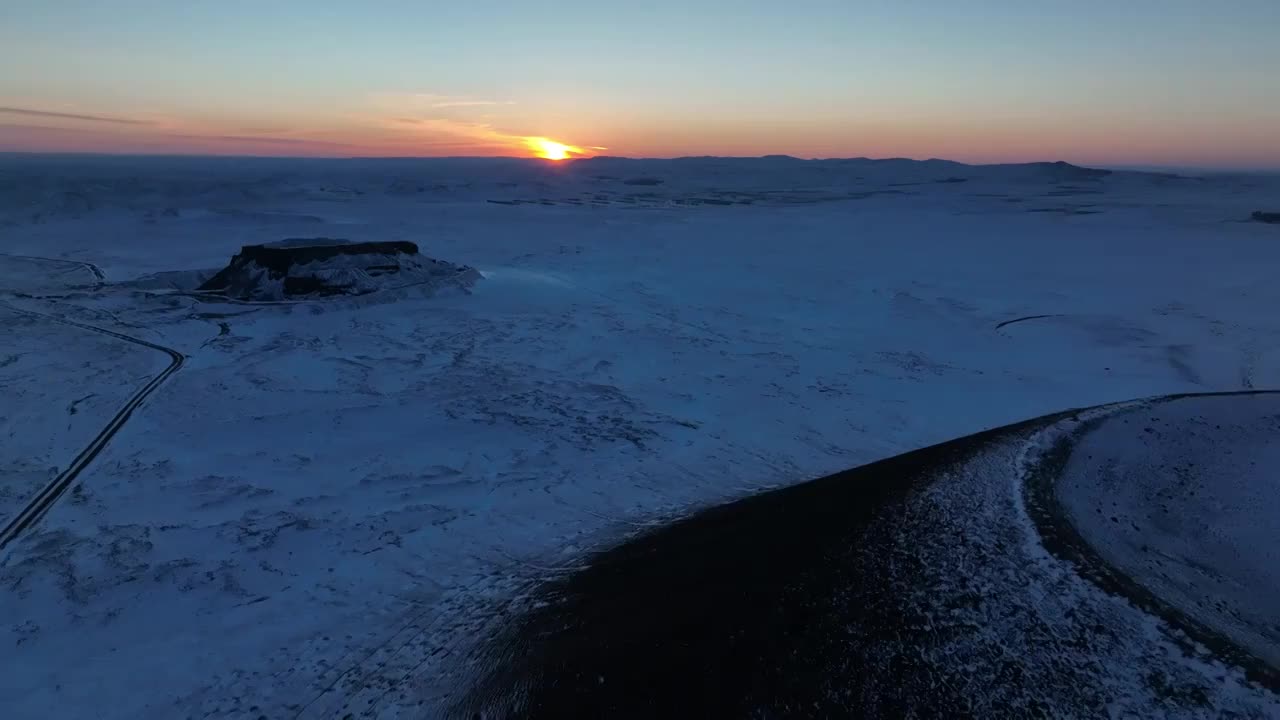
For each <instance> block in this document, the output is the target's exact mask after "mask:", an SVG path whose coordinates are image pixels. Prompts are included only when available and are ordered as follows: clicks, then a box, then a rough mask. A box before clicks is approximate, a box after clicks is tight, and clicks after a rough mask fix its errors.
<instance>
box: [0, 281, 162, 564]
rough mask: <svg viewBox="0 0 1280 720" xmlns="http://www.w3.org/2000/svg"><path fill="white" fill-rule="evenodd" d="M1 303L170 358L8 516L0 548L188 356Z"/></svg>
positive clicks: (58, 494) (67, 485)
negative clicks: (80, 447) (157, 372)
mask: <svg viewBox="0 0 1280 720" xmlns="http://www.w3.org/2000/svg"><path fill="white" fill-rule="evenodd" d="M10 257H14V256H10ZM34 259H37V260H44V259H48V258H34ZM65 262H71V261H65ZM81 264H83V265H85V266H86V267H91V268H93V272H94V273H95V275H97V276H98V277H101V271H100V270H97V269H96V266H92V265H91V264H89V263H81ZM0 305H2V306H3V307H5V308H7V309H9V310H12V311H14V312H17V313H21V314H23V315H28V316H30V317H37V318H41V319H43V320H48V321H51V322H56V323H61V324H63V325H70V326H72V327H77V328H80V329H82V330H89V331H92V332H96V333H100V334H103V335H108V336H110V337H113V338H117V339H119V340H124V341H125V342H130V343H133V344H135V345H141V346H142V347H146V348H150V349H152V350H157V351H159V352H162V353H165V354H166V355H168V356H169V358H170V362H169V366H168V367H166V368H165V369H164V370H162V371H160V373H159V374H157V375H156V376H155V377H153V378H151V381H150V382H148V383H147V384H146V385H144V386H143V387H142V388H141V389H140V390H138V391H137V392H136V393H134V394H133V397H131V398H129V401H128V402H126V403H125V404H124V407H122V408H120V410H119V411H117V412H116V414H115V416H113V417H112V418H111V420H110V421H109V422H107V425H106V426H105V427H104V428H102V430H101V431H99V432H98V434H97V435H96V436H95V437H94V438H93V440H91V441H90V442H89V444H88V446H86V447H85V448H84V449H83V450H81V451H80V454H79V455H77V456H76V457H75V459H74V460H72V461H71V464H70V465H68V466H67V467H66V469H64V470H63V471H62V472H60V473H58V476H57V477H55V478H54V479H53V480H52V481H50V482H49V484H48V485H45V486H44V488H42V489H41V490H40V491H39V492H37V493H36V494H35V496H34V497H33V498H32V499H31V500H30V501H28V502H27V504H26V506H25V507H23V508H22V510H20V511H18V513H17V514H16V515H15V516H14V517H13V519H11V520H10V521H9V522H8V523H7V524H6V525H5V526H4V529H3V530H0V549H2V548H4V547H5V546H6V545H8V544H9V543H10V542H12V541H13V540H14V539H16V538H17V537H18V535H20V534H21V533H22V531H23V530H26V529H27V528H29V527H31V526H32V525H34V524H35V523H36V522H38V521H39V520H40V518H42V517H44V515H45V513H47V512H49V509H50V508H51V507H53V505H54V503H56V502H57V501H58V499H59V498H60V497H62V496H63V494H65V493H66V491H67V490H68V489H69V488H70V487H71V485H72V483H74V482H75V480H76V478H77V477H79V476H80V473H82V472H83V471H84V469H85V468H86V467H88V466H89V464H90V463H91V462H93V460H94V458H96V457H98V455H99V454H100V453H101V452H102V451H103V449H105V448H106V446H107V443H109V442H110V441H111V439H112V438H113V437H115V435H116V433H118V432H120V428H122V427H124V424H125V423H126V422H128V421H129V418H130V417H131V416H132V415H133V411H134V410H137V409H138V407H139V406H140V405H142V402H143V401H144V400H146V399H147V396H148V395H150V394H151V393H152V392H154V391H155V389H156V388H158V387H160V385H161V384H163V383H164V381H165V380H168V379H169V377H170V376H171V375H173V374H174V373H175V372H177V371H178V369H179V368H181V367H182V364H183V363H184V362H186V359H187V358H186V356H185V355H183V354H182V353H180V352H178V351H177V350H174V349H173V348H168V347H165V346H163V345H157V344H156V343H153V342H149V341H147V340H143V339H141V338H136V337H133V336H131V335H125V334H123V333H118V332H115V331H114V330H108V329H106V328H101V327H98V326H96V325H87V324H85V323H80V322H76V321H74V320H68V319H66V318H62V317H58V316H56V315H49V314H47V313H42V312H37V311H34V310H24V309H22V308H16V307H14V306H12V305H10V304H8V303H0Z"/></svg>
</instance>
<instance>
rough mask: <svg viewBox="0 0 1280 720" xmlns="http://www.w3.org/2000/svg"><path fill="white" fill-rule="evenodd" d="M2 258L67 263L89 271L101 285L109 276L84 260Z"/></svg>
mask: <svg viewBox="0 0 1280 720" xmlns="http://www.w3.org/2000/svg"><path fill="white" fill-rule="evenodd" d="M0 257H7V258H13V259H14V260H35V261H38V262H56V263H66V264H68V265H79V266H80V267H82V268H84V269H85V270H88V271H89V273H90V274H92V275H93V279H94V280H97V281H98V282H99V283H103V282H106V279H107V275H106V273H104V272H102V268H100V267H98V266H97V265H94V264H93V263H91V262H85V261H83V260H64V259H63V258H50V257H39V256H37V255H12V254H10V253H0Z"/></svg>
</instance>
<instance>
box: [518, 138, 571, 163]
mask: <svg viewBox="0 0 1280 720" xmlns="http://www.w3.org/2000/svg"><path fill="white" fill-rule="evenodd" d="M525 144H526V145H527V146H528V147H529V149H530V150H532V151H533V153H534V155H535V156H536V157H540V158H543V159H545V160H567V159H568V158H570V157H572V156H574V155H581V154H583V153H585V152H586V150H583V149H582V148H580V147H576V146H574V145H565V144H564V143H558V142H556V141H555V140H548V139H547V138H544V137H531V138H525Z"/></svg>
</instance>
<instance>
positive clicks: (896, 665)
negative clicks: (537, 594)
mask: <svg viewBox="0 0 1280 720" xmlns="http://www.w3.org/2000/svg"><path fill="white" fill-rule="evenodd" d="M1116 407H1118V406H1116ZM1115 411H1116V410H1115V409H1113V408H1101V409H1094V410H1088V411H1079V413H1076V412H1071V413H1063V414H1059V415H1054V416H1050V417H1046V418H1041V419H1037V420H1033V421H1029V422H1026V423H1021V424H1018V425H1014V426H1009V427H1005V428H1001V429H998V430H993V431H989V432H984V433H980V434H978V435H973V436H970V437H966V438H962V439H959V440H955V441H952V442H948V443H944V444H942V445H937V446H933V447H929V448H925V449H922V450H918V451H915V452H911V453H907V454H905V455H901V456H898V457H895V458H890V459H888V460H884V461H882V462H878V463H874V464H872V465H868V466H864V467H861V468H857V469H854V470H850V471H846V472H843V473H839V474H836V475H833V476H830V477H826V478H822V479H820V480H816V481H813V482H810V483H806V484H804V485H800V486H795V487H790V488H787V489H783V490H779V491H775V492H769V493H765V494H762V495H758V496H755V497H751V498H748V499H745V500H742V501H739V502H735V503H731V504H728V505H725V506H722V507H718V508H713V509H711V510H708V511H705V512H702V513H699V514H698V515H696V516H694V517H691V518H689V519H687V520H684V521H680V522H677V523H675V524H673V525H671V526H669V527H666V528H663V529H661V530H659V531H656V532H653V533H651V534H648V535H646V536H643V537H641V538H639V539H637V540H634V541H631V542H628V543H626V544H624V545H622V546H620V547H617V548H615V549H613V550H610V551H608V552H605V553H603V554H601V555H599V556H597V557H596V558H594V560H593V562H592V563H591V565H590V566H589V567H588V568H587V569H585V570H583V571H581V572H579V573H577V574H574V575H571V576H569V577H566V578H564V579H562V580H560V581H558V582H556V583H554V584H552V585H551V586H550V587H549V588H548V589H547V590H546V592H545V598H544V599H545V600H546V601H547V604H546V605H544V606H542V607H540V608H538V609H535V610H533V611H531V612H530V613H528V614H527V615H526V616H525V617H523V618H522V619H521V620H519V621H518V622H516V623H515V624H513V626H512V627H511V628H510V629H509V630H508V631H507V632H505V633H503V634H502V635H500V636H499V637H498V638H496V639H495V640H494V641H493V642H492V643H491V645H490V650H489V654H488V655H486V656H485V657H484V658H483V659H482V661H481V662H480V663H479V665H480V678H479V680H478V681H477V682H476V684H475V685H474V686H473V687H472V688H471V689H470V690H469V691H468V692H467V693H466V696H465V698H464V699H463V700H462V701H461V702H460V703H459V704H458V705H457V706H456V707H455V711H456V715H457V716H458V717H470V716H472V715H473V714H474V713H482V714H483V716H484V717H530V718H566V717H609V718H652V717H851V716H852V717H858V716H869V717H902V716H904V715H913V714H914V715H917V716H921V715H923V716H935V715H946V716H953V717H954V716H969V717H992V716H1002V717H1030V716H1058V715H1061V714H1063V713H1066V714H1071V715H1077V716H1095V715H1102V714H1106V713H1108V712H1115V711H1119V712H1122V713H1124V712H1132V713H1139V714H1142V715H1150V714H1151V713H1160V714H1171V715H1194V714H1197V713H1204V712H1211V713H1223V712H1238V713H1241V714H1242V716H1244V717H1251V716H1252V717H1265V716H1267V715H1268V714H1270V713H1271V712H1275V711H1276V710H1278V709H1280V706H1278V705H1277V704H1276V697H1275V696H1274V695H1272V694H1271V693H1270V692H1269V691H1267V690H1265V689H1263V688H1262V687H1260V686H1257V685H1252V684H1250V683H1249V682H1248V681H1247V680H1246V679H1245V678H1244V675H1243V673H1241V672H1240V671H1237V670H1230V671H1228V670H1225V669H1223V668H1221V667H1218V668H1217V669H1213V668H1212V666H1211V664H1210V663H1207V662H1206V660H1212V659H1213V657H1212V656H1209V655H1205V654H1203V651H1202V650H1199V649H1197V648H1194V647H1190V646H1188V645H1187V644H1186V643H1185V642H1182V643H1181V644H1179V641H1178V638H1180V637H1181V630H1182V628H1181V627H1180V626H1177V625H1176V621H1177V618H1166V619H1165V620H1164V621H1159V620H1155V619H1153V617H1152V616H1151V615H1148V614H1146V613H1144V612H1143V611H1141V610H1138V609H1137V608H1135V607H1133V606H1132V605H1130V604H1129V603H1128V601H1127V600H1126V598H1124V597H1123V596H1120V595H1117V594H1109V593H1107V592H1104V591H1102V590H1100V589H1099V588H1098V587H1097V586H1096V585H1094V584H1093V583H1091V582H1089V581H1087V580H1084V579H1082V577H1081V575H1080V574H1079V573H1078V572H1077V571H1076V569H1075V566H1074V565H1073V564H1071V561H1064V559H1062V558H1059V557H1057V556H1055V555H1053V554H1050V553H1048V552H1046V551H1045V550H1044V547H1043V546H1042V545H1041V544H1040V542H1039V535H1038V533H1037V532H1036V530H1035V524H1034V523H1033V522H1032V521H1031V520H1030V518H1029V517H1028V516H1027V514H1026V512H1025V510H1024V505H1023V487H1024V482H1023V481H1024V480H1025V479H1026V478H1027V477H1028V476H1031V475H1034V474H1036V473H1037V472H1039V471H1041V470H1044V469H1045V468H1048V467H1049V466H1050V465H1052V466H1053V467H1058V465H1057V464H1056V463H1059V462H1060V460H1061V454H1060V453H1061V451H1062V448H1063V445H1062V443H1063V442H1073V441H1074V438H1075V437H1076V436H1077V433H1083V432H1085V431H1086V429H1087V428H1088V427H1089V426H1088V425H1087V424H1086V423H1083V422H1081V420H1087V419H1088V418H1089V416H1090V415H1106V414H1109V413H1111V412H1115ZM1051 449H1052V450H1055V451H1056V452H1054V451H1050V450H1051ZM1042 450H1044V451H1048V452H1043V453H1042ZM1042 519H1043V518H1042ZM1057 520H1058V521H1059V522H1061V521H1063V518H1061V517H1060V516H1059V517H1058V518H1057ZM1170 621H1172V623H1173V624H1169V623H1170ZM1254 677H1255V679H1256V675H1255V676H1254Z"/></svg>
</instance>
